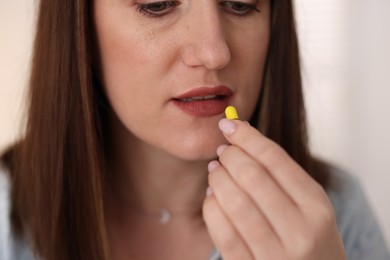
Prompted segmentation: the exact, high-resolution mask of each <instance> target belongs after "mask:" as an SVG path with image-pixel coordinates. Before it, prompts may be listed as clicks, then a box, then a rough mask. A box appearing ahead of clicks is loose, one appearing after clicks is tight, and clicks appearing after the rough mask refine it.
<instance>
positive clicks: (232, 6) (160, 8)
mask: <svg viewBox="0 0 390 260" xmlns="http://www.w3.org/2000/svg"><path fill="white" fill-rule="evenodd" d="M179 5H180V2H179V1H157V2H152V3H146V4H138V7H137V11H138V12H140V13H141V14H143V15H145V16H148V17H154V18H158V17H162V16H165V15H167V14H169V13H171V12H173V11H174V10H175V9H176V8H177V7H178V6H179ZM219 6H220V7H221V8H222V9H223V10H224V11H225V12H227V13H229V14H232V15H235V16H246V15H249V14H251V13H252V12H253V11H256V12H260V10H259V9H258V8H257V6H256V5H255V4H249V3H245V2H239V1H221V2H220V3H219Z"/></svg>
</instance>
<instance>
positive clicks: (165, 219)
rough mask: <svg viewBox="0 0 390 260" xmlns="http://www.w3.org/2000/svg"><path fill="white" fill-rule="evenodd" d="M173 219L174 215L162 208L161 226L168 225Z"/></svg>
mask: <svg viewBox="0 0 390 260" xmlns="http://www.w3.org/2000/svg"><path fill="white" fill-rule="evenodd" d="M171 218H172V214H171V212H170V211H169V210H168V209H166V208H162V209H161V210H160V224H161V225H166V224H168V223H169V221H171Z"/></svg>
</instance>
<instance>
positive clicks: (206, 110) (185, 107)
mask: <svg viewBox="0 0 390 260" xmlns="http://www.w3.org/2000/svg"><path fill="white" fill-rule="evenodd" d="M173 103H174V104H175V105H176V106H177V107H179V108H180V109H181V110H182V111H184V112H185V113H187V114H189V115H191V116H196V117H210V116H216V115H219V114H221V113H223V112H224V111H225V108H226V107H227V106H228V105H229V102H228V99H227V98H224V99H209V100H199V101H190V102H184V101H180V100H176V99H175V100H173Z"/></svg>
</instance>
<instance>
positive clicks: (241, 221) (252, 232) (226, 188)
mask: <svg viewBox="0 0 390 260" xmlns="http://www.w3.org/2000/svg"><path fill="white" fill-rule="evenodd" d="M209 184H210V187H211V188H212V189H213V194H214V196H215V198H216V199H217V202H218V205H219V206H220V207H221V209H222V210H223V212H224V213H225V215H226V216H227V217H228V219H229V220H230V222H231V223H232V224H233V226H234V227H235V228H236V230H237V231H238V233H239V234H240V236H241V237H242V239H243V240H244V241H245V243H246V244H247V245H248V248H249V249H250V251H251V252H252V254H253V255H254V256H255V258H257V259H258V258H262V257H263V256H264V255H263V254H264V253H265V252H267V254H268V253H269V251H270V250H271V251H277V250H278V249H280V241H279V238H278V237H277V235H276V233H275V232H274V230H273V229H272V226H271V225H270V224H269V222H268V221H267V219H266V218H265V217H264V215H263V214H262V212H261V211H260V210H259V209H258V207H257V206H256V205H255V203H254V202H253V201H252V200H251V198H250V197H249V196H248V195H247V194H246V193H245V192H244V191H243V190H241V189H240V187H239V186H238V185H237V184H236V183H235V182H234V181H233V179H232V178H231V177H230V176H229V174H228V173H227V171H226V170H225V169H224V167H222V166H220V167H217V168H215V169H214V170H213V171H211V172H210V173H209Z"/></svg>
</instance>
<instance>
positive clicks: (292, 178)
mask: <svg viewBox="0 0 390 260" xmlns="http://www.w3.org/2000/svg"><path fill="white" fill-rule="evenodd" d="M219 128H220V129H221V130H222V132H223V134H224V136H225V138H226V139H227V140H228V141H229V142H230V143H231V144H232V145H236V146H238V147H240V148H241V149H242V150H243V151H245V152H246V153H247V154H248V155H249V156H251V157H252V158H254V159H255V160H256V161H258V162H259V163H261V164H262V165H263V167H264V168H265V169H266V170H267V172H268V173H269V174H270V175H271V176H272V177H273V178H274V179H275V181H276V182H278V183H279V184H280V186H281V187H282V188H283V189H284V190H285V191H286V192H287V193H288V194H289V195H290V196H291V198H292V199H293V200H294V201H296V202H297V203H298V204H300V203H299V201H301V199H302V197H303V198H305V197H308V196H307V194H308V192H310V191H311V192H312V193H313V192H315V193H317V194H318V195H319V196H321V197H322V196H323V194H324V191H323V190H322V188H321V187H320V185H319V184H317V183H316V182H315V181H314V180H313V179H312V178H311V177H310V176H309V175H308V174H307V173H306V172H305V171H304V170H303V169H302V168H301V167H300V166H299V165H298V163H296V162H295V161H294V160H293V159H292V158H291V157H290V156H289V155H288V154H287V152H286V151H285V150H284V149H283V148H282V147H280V146H279V145H278V144H277V143H275V142H274V141H272V140H271V139H269V138H267V137H265V136H264V135H263V134H261V133H260V132H259V131H258V130H257V129H256V128H254V127H252V126H250V125H248V124H246V123H245V122H243V121H240V120H228V119H225V118H224V119H221V120H220V121H219ZM319 193H321V194H319ZM312 195H314V194H312ZM297 196H298V197H300V198H301V199H298V198H297ZM317 198H318V197H317ZM309 199H310V198H309ZM301 202H302V201H301Z"/></svg>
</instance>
